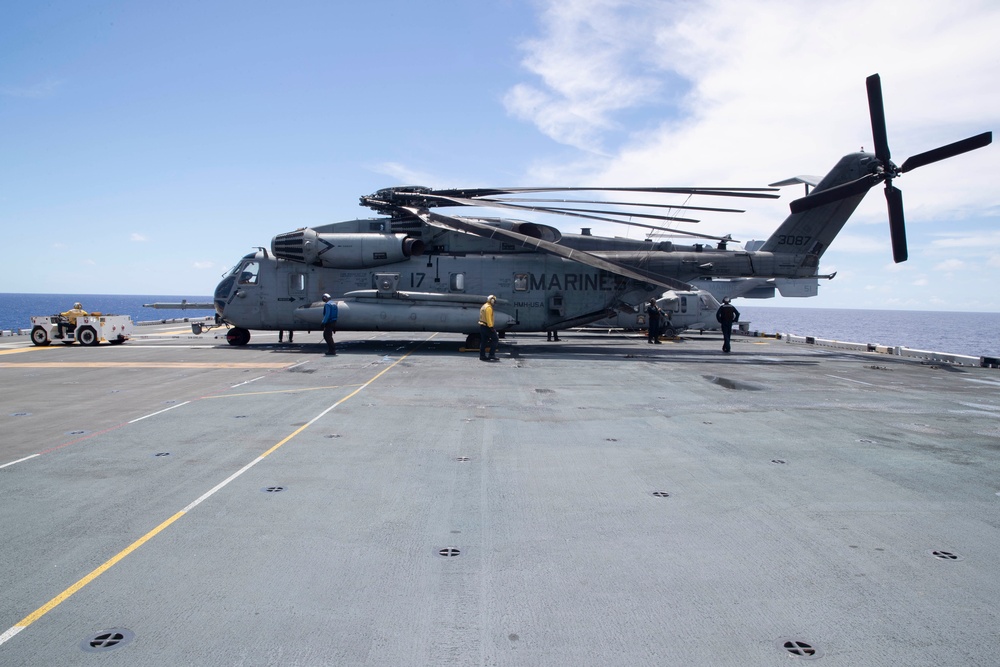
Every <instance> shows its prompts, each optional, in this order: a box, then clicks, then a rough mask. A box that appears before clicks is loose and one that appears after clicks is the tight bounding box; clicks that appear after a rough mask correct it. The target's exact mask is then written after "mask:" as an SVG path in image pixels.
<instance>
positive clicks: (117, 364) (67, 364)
mask: <svg viewBox="0 0 1000 667" xmlns="http://www.w3.org/2000/svg"><path fill="white" fill-rule="evenodd" d="M287 367H288V363H286V362H274V361H261V362H259V363H241V362H223V363H215V362H207V361H177V362H170V361H52V362H44V361H38V362H27V363H23V364H16V363H0V368H287Z"/></svg>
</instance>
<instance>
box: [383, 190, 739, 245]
mask: <svg viewBox="0 0 1000 667" xmlns="http://www.w3.org/2000/svg"><path fill="white" fill-rule="evenodd" d="M434 197H435V198H436V199H444V200H446V201H451V202H455V203H456V204H459V205H462V206H481V207H484V208H488V207H495V208H508V209H515V210H521V211H532V212H535V213H551V214H553V215H565V216H569V217H571V218H584V219H585V220H599V221H601V222H613V223H615V224H617V225H629V226H630V227H645V228H646V229H656V230H659V231H663V232H670V233H672V234H680V235H683V236H694V237H696V238H700V239H709V240H712V241H723V240H725V241H732V239H728V238H725V239H724V238H723V237H721V236H712V235H710V234H699V233H697V232H689V231H687V230H684V229H669V228H667V227H656V226H653V225H644V224H642V223H639V222H629V221H626V220H618V219H616V218H605V217H603V216H600V215H588V214H586V213H574V212H572V211H570V210H568V209H567V210H563V209H559V208H548V207H545V206H521V205H518V204H505V203H504V202H502V201H500V200H497V199H462V198H460V197H445V196H443V195H434ZM401 208H406V210H409V208H407V207H401ZM608 213H611V212H610V211H609V212H608ZM614 215H627V214H624V213H615V214H614ZM635 215H638V214H635ZM668 219H673V220H682V221H686V222H698V221H697V220H691V219H689V218H668Z"/></svg>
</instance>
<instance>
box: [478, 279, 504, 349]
mask: <svg viewBox="0 0 1000 667" xmlns="http://www.w3.org/2000/svg"><path fill="white" fill-rule="evenodd" d="M496 301H497V298H496V297H495V296H493V295H492V294H490V295H489V297H487V299H486V303H484V304H483V306H482V308H480V309H479V360H480V361H499V359H497V346H498V345H500V336H498V335H497V330H496V327H494V326H493V304H494V303H496ZM487 341H488V344H487ZM487 347H489V348H490V354H489V356H486V348H487Z"/></svg>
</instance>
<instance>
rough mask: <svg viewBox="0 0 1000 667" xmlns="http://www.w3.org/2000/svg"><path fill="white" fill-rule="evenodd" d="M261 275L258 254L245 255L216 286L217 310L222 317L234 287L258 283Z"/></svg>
mask: <svg viewBox="0 0 1000 667" xmlns="http://www.w3.org/2000/svg"><path fill="white" fill-rule="evenodd" d="M259 275H260V262H258V261H257V254H256V253H251V254H249V255H246V256H245V257H243V259H241V260H240V261H239V263H238V264H237V265H236V266H234V267H233V268H232V269H230V271H229V273H227V274H226V277H225V278H223V279H222V281H221V282H220V283H219V284H218V286H217V287H216V288H215V299H214V301H215V312H217V313H218V314H219V316H220V317H221V316H222V314H223V311H224V310H225V308H226V304H227V303H228V302H229V300H230V298H229V297H230V295H231V294H232V293H233V289H234V288H240V287H250V286H254V285H257V279H258V277H259Z"/></svg>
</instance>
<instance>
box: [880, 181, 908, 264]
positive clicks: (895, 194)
mask: <svg viewBox="0 0 1000 667" xmlns="http://www.w3.org/2000/svg"><path fill="white" fill-rule="evenodd" d="M885 201H886V204H888V205H889V235H890V236H891V237H892V259H893V261H895V262H896V263H897V264H899V263H900V262H905V261H906V258H907V257H908V255H907V252H906V224H905V223H904V222H903V193H902V192H901V191H900V190H899V188H897V187H895V186H893V185H888V184H887V185H886V188H885Z"/></svg>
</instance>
